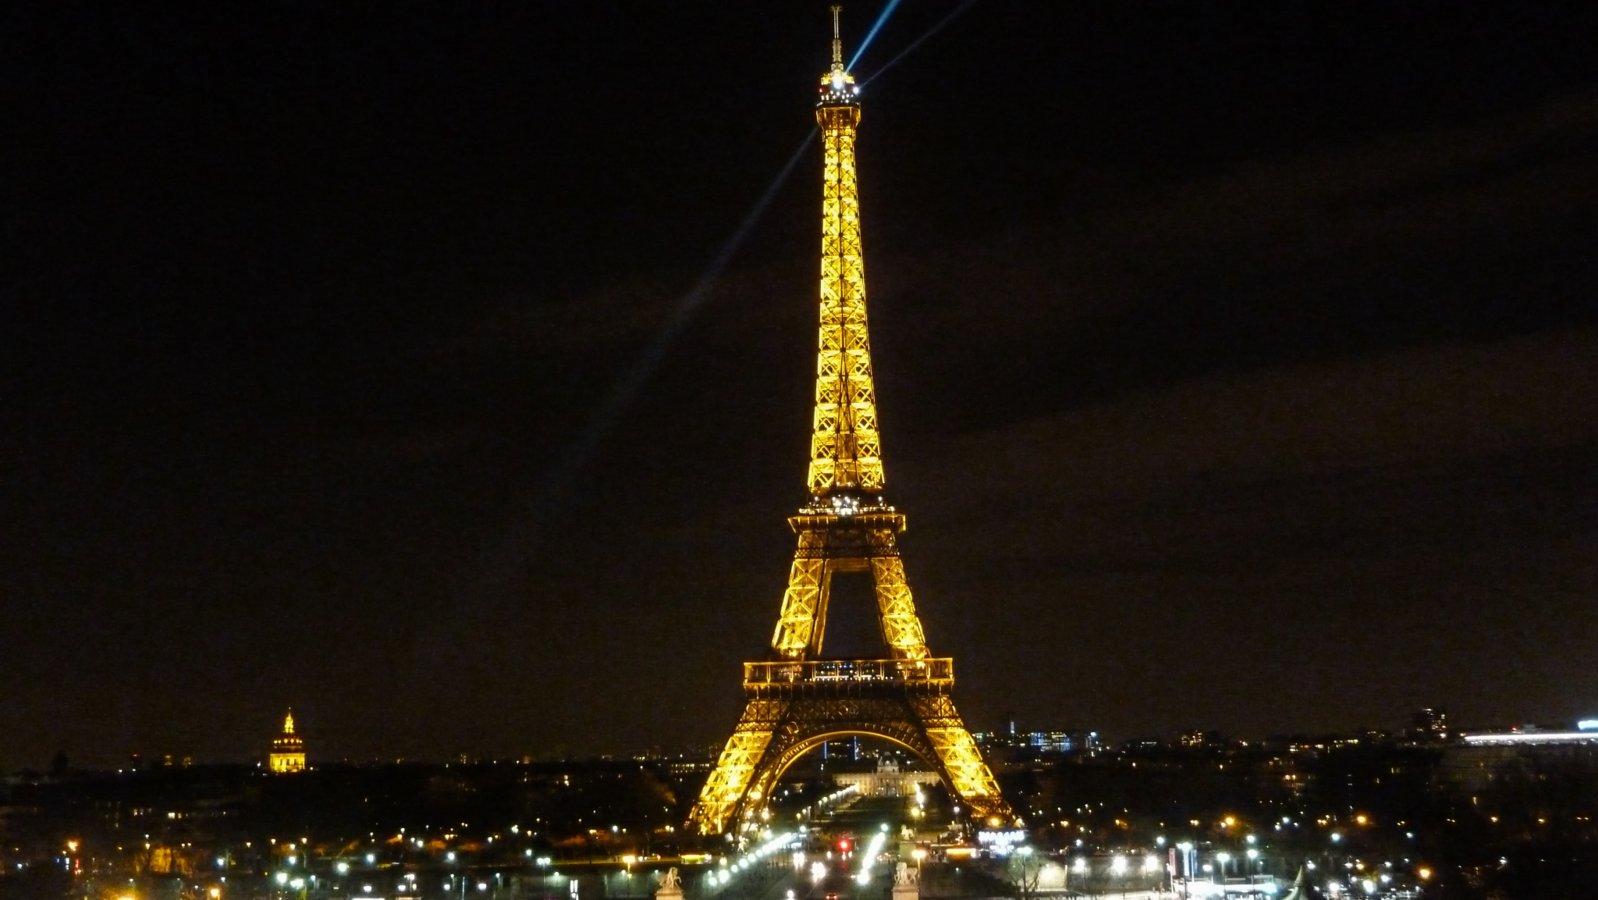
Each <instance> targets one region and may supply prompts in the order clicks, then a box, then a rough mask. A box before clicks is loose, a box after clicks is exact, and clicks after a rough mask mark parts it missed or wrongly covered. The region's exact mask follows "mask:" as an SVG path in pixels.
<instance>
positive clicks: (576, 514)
mask: <svg viewBox="0 0 1598 900" xmlns="http://www.w3.org/2000/svg"><path fill="white" fill-rule="evenodd" d="M33 6H35V7H37V8H34V9H28V8H26V5H24V6H23V7H21V8H16V7H14V8H11V9H8V10H7V11H6V12H5V13H3V16H4V17H5V21H4V22H3V23H0V25H3V27H0V76H3V77H0V91H3V92H4V98H5V108H6V110H7V113H6V115H5V116H3V117H0V118H3V119H4V126H3V127H4V129H5V134H4V137H3V139H0V144H3V146H4V147H5V150H4V151H3V152H0V158H3V159H4V165H5V167H6V172H5V174H4V177H3V178H0V192H3V195H0V223H3V227H4V229H5V238H6V240H5V245H6V248H7V251H8V252H7V254H6V256H7V262H6V263H5V265H4V266H3V267H0V273H3V274H0V335H3V337H0V341H3V343H0V378H3V381H0V509H3V513H0V725H3V727H0V769H13V768H17V767H22V766H35V767H40V766H44V765H47V764H48V762H49V760H50V758H51V756H52V755H53V754H54V753H55V752H56V751H58V750H59V751H64V752H65V753H66V754H67V755H68V756H69V757H70V758H71V760H72V761H73V763H74V764H81V765H107V764H111V765H114V764H116V763H118V762H120V761H122V760H124V759H126V758H127V755H128V754H130V753H134V752H140V753H143V754H145V755H147V756H148V755H158V754H163V753H172V754H176V755H193V756H194V757H196V758H197V759H200V760H217V761H225V760H243V759H247V758H250V757H251V756H253V755H256V754H259V753H261V752H263V751H264V749H265V744H266V742H267V741H268V740H269V739H270V737H271V736H272V734H273V733H274V732H275V730H276V728H277V726H278V723H279V721H280V718H279V717H280V715H281V713H282V710H283V708H284V707H286V706H289V705H292V706H293V707H294V708H295V710H296V712H297V716H298V718H299V721H300V724H301V726H302V731H303V732H304V733H305V734H306V736H307V739H308V742H309V745H310V749H311V755H312V757H313V761H315V760H318V759H320V760H329V759H337V758H351V759H370V758H394V757H401V756H403V757H409V758H421V759H443V758H448V757H453V756H454V755H456V754H459V753H469V754H474V755H484V756H494V755H500V756H504V755H521V754H524V753H525V754H533V755H535V756H539V757H545V758H547V757H551V756H554V755H557V754H589V753H600V752H629V751H632V750H637V749H643V748H648V747H660V748H664V749H678V748H687V747H698V746H702V745H711V744H719V743H720V742H721V741H722V740H723V739H724V738H725V736H726V734H727V733H728V732H729V731H730V729H731V727H732V725H733V723H734V721H735V720H736V717H737V714H738V711H739V708H740V704H741V699H742V698H741V693H740V690H739V687H738V683H739V678H740V672H741V669H740V663H741V662H742V661H743V660H745V659H755V658H759V657H760V656H762V655H763V654H764V652H765V651H766V649H767V641H768V640H769V639H770V633H771V629H772V627H773V625H774V624H775V620H776V615H777V611H778V607H779V603H780V600H781V594H782V588H783V585H784V581H785V578H786V574H787V569H788V563H789V559H790V557H791V554H792V552H793V536H792V535H791V534H790V533H789V531H788V529H787V527H786V524H785V522H784V518H785V516H787V515H788V514H789V513H791V512H792V511H793V510H794V509H795V508H796V507H797V506H798V505H800V504H801V503H802V502H803V501H804V500H805V499H806V498H805V462H806V459H807V452H808V438H809V421H810V403H811V391H812V386H813V383H812V379H813V372H814V354H815V333H814V329H815V317H816V272H817V262H816V259H817V255H818V250H819V214H820V187H819V182H820V161H819V149H818V147H817V145H816V143H815V142H814V140H813V138H812V139H809V143H808V144H807V143H806V142H807V135H808V134H810V132H811V131H812V129H813V119H812V113H811V108H812V105H813V102H814V96H815V83H816V80H817V78H818V77H819V75H820V74H821V72H822V71H823V70H824V69H825V68H826V65H827V62H828V38H829V27H830V22H829V20H828V15H827V11H826V4H825V3H824V2H811V0H805V2H797V0H782V2H761V3H725V2H723V3H708V2H688V3H669V4H666V3H644V2H634V3H614V2H611V3H601V2H596V3H562V4H555V3H538V2H522V3H514V4H512V3H505V4H493V3H484V4H431V5H430V4H387V3H345V4H323V3H305V4H292V3H291V4H272V5H269V6H267V7H265V8H263V9H261V10H257V11H241V10H240V9H239V8H236V7H235V6H234V5H231V4H219V5H213V6H212V7H209V8H207V9H206V10H204V11H201V12H194V11H192V10H191V11H185V12H182V13H179V12H176V11H174V10H170V9H162V8H160V6H159V5H155V6H149V5H145V4H126V5H123V6H125V8H117V5H114V4H34V5H33ZM135 6H137V7H139V8H138V9H137V10H136V11H135V9H134V7H135ZM101 7H109V8H101ZM881 10H882V4H881V3H880V2H876V0H873V2H870V3H867V2H857V3H851V4H849V6H848V7H847V8H846V9H845V11H844V23H845V40H846V44H847V47H848V51H847V52H850V53H852V51H853V48H855V47H857V46H859V44H860V42H861V40H862V38H863V37H864V35H865V33H866V31H867V30H868V29H869V27H870V25H871V23H872V22H873V21H875V20H876V19H877V17H878V14H879V13H880V12H881ZM951 15H952V16H953V18H952V19H950V16H951ZM946 20H947V24H946V25H944V26H943V27H942V28H941V29H939V28H937V26H938V25H939V23H940V22H944V21H946ZM934 29H937V30H934ZM929 33H930V36H929ZM1594 34H1598V8H1595V7H1593V6H1592V5H1591V4H1569V5H1568V7H1564V8H1561V7H1560V6H1559V5H1558V4H1517V3H1469V2H1466V3H1460V2H1441V0H1435V2H1406V3H1390V2H1353V3H1349V2H1330V0H1328V2H1241V3H1215V2H1203V0H1191V2H1183V3H1176V2H1145V3H1125V2H1102V3H1091V2H1080V3H1077V2H1070V3H1068V2H1045V0H977V2H972V3H966V4H964V5H962V4H959V3H956V2H937V0H906V2H905V3H903V4H902V6H900V7H899V8H898V9H897V11H896V12H894V14H893V15H892V17H891V18H889V19H888V20H887V22H886V24H885V25H884V27H883V28H882V29H881V31H880V32H879V33H878V34H877V36H876V37H875V39H874V40H873V41H872V43H871V44H870V45H869V46H868V47H867V48H866V50H865V53H864V55H863V57H862V58H861V59H860V61H859V63H858V64H857V65H856V66H855V72H856V74H857V75H858V76H859V77H860V78H861V80H862V82H863V83H864V92H863V100H864V120H863V122H862V126H861V142H860V147H859V154H860V155H859V165H860V184H861V196H862V201H863V208H864V228H865V246H866V255H867V264H866V275H867V282H868V285H869V297H870V300H869V303H870V309H871V314H872V323H871V324H872V338H873V353H874V360H875V364H876V371H877V378H878V393H879V404H880V410H881V421H882V427H883V434H884V440H883V444H884V452H885V459H886V471H887V476H888V498H889V500H890V501H891V502H893V503H894V504H895V505H896V506H898V508H899V509H900V510H901V511H904V512H905V513H907V514H908V516H909V523H910V529H909V531H908V532H907V533H906V534H905V535H904V536H903V547H904V551H905V554H906V565H907V569H908V575H909V578H910V582H911V586H912V588H913V589H914V591H915V597H916V601H917V605H918V607H919V610H920V612H921V615H922V620H923V623H924V624H925V627H926V631H927V636H928V640H929V642H930V644H931V646H932V649H933V651H934V652H935V653H938V654H940V655H952V656H954V657H955V660H956V672H957V674H958V677H959V687H958V688H957V695H956V696H957V699H958V701H959V704H960V707H961V709H962V711H963V712H964V714H965V717H966V720H967V723H968V724H969V725H970V726H971V727H972V728H974V729H983V728H993V727H997V726H998V725H1000V723H1001V722H1003V721H1005V719H1006V717H1007V716H1009V715H1013V716H1014V717H1015V718H1016V719H1017V720H1018V721H1019V722H1020V724H1021V725H1022V726H1023V727H1049V728H1055V727H1060V728H1072V729H1097V730H1099V731H1101V732H1103V733H1105V734H1107V735H1108V736H1109V737H1111V738H1112V739H1121V738H1129V737H1137V736H1145V735H1148V736H1156V735H1171V734H1174V733H1176V732H1177V731H1179V730H1182V729H1187V728H1194V727H1203V728H1210V729H1218V730H1220V731H1222V732H1225V733H1229V734H1234V735H1255V736H1263V735H1265V734H1271V733H1284V732H1294V731H1323V730H1333V729H1348V728H1355V727H1361V726H1372V727H1387V728H1392V727H1397V726H1399V725H1401V724H1403V723H1404V722H1405V721H1407V718H1408V716H1409V714H1410V713H1411V712H1412V711H1413V710H1414V709H1416V708H1418V707H1420V706H1442V707H1445V708H1447V709H1448V711H1449V712H1450V714H1451V717H1452V718H1453V720H1454V721H1455V722H1456V723H1458V724H1465V725H1473V724H1474V725H1488V724H1507V723H1512V722H1548V723H1553V724H1560V723H1568V722H1569V721H1570V720H1573V719H1574V718H1576V717H1578V716H1583V715H1593V714H1598V667H1595V666H1594V664H1593V663H1594V657H1595V651H1598V302H1595V297H1594V285H1595V284H1598V262H1595V261H1598V214H1595V212H1594V208H1595V200H1598V72H1595V69H1598V66H1595V64H1594V62H1593V54H1592V43H1591V39H1592V35H1594ZM923 39H924V40H923ZM918 41H920V43H917V42H918ZM906 51H908V52H906ZM901 54H903V55H902V56H901ZM890 63H891V64H890ZM885 67H886V68H885ZM796 153H797V154H799V156H798V162H797V163H796V165H795V166H794V168H793V169H792V171H791V173H790V175H789V176H788V177H787V178H786V179H781V178H779V176H780V174H781V173H782V172H783V170H784V167H785V166H786V165H787V164H788V162H789V160H790V159H792V158H794V156H795V154H796ZM768 192H769V202H767V203H766V204H765V205H764V206H763V207H761V206H760V202H761V198H762V197H763V196H766V195H767V194H768ZM757 210H758V211H759V213H760V214H759V215H754V214H755V213H756V212H757ZM746 223H751V224H747V227H746Z"/></svg>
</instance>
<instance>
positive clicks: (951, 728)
mask: <svg viewBox="0 0 1598 900" xmlns="http://www.w3.org/2000/svg"><path fill="white" fill-rule="evenodd" d="M838 9H839V8H838V7H836V6H834V7H833V8H832V67H831V68H830V69H829V70H828V71H827V72H826V74H824V75H822V76H821V97H820V99H819V100H818V101H817V103H816V123H817V125H819V126H820V129H821V147H822V166H821V292H820V293H821V298H820V299H821V322H820V328H819V331H818V338H817V353H816V394H815V397H816V404H815V411H814V414H813V418H812V432H811V439H810V466H809V471H808V478H807V483H808V487H809V494H810V499H809V501H808V502H807V503H806V504H805V505H804V506H802V507H800V509H799V510H798V512H796V513H795V514H794V515H792V516H790V517H789V518H788V526H789V527H790V528H792V529H793V531H794V534H795V535H797V536H798V543H799V546H798V549H797V550H796V551H795V552H794V558H793V563H792V566H791V567H790V568H789V571H788V587H787V590H786V591H784V593H783V596H782V611H781V613H780V614H779V616H778V619H777V628H776V631H775V632H774V633H773V635H772V638H771V654H770V655H769V656H768V657H767V658H766V659H765V660H761V661H758V662H746V663H744V678H743V686H744V695H745V698H746V703H745V706H744V713H743V717H742V718H741V719H740V720H739V722H738V726H737V727H736V728H735V729H734V730H733V734H732V737H730V738H728V739H727V745H726V747H725V748H724V749H723V750H722V752H721V756H720V757H718V758H717V761H716V768H715V769H714V770H713V771H712V772H711V773H710V777H709V778H708V779H706V781H705V786H704V788H703V789H702V790H701V791H700V794H699V799H698V801H697V802H696V803H695V804H694V808H693V811H692V812H691V813H690V814H689V823H688V824H689V827H690V829H692V830H694V831H696V832H697V833H699V834H702V835H711V834H722V833H725V832H727V831H729V830H732V829H736V828H742V827H745V826H750V827H752V826H753V825H754V824H755V823H756V822H758V821H759V819H758V817H757V815H756V813H757V812H758V811H759V809H760V808H761V807H763V806H764V805H765V801H766V797H767V796H769V795H770V793H771V789H772V788H773V787H774V786H775V785H776V783H777V780H778V779H779V778H781V777H782V774H783V773H784V772H786V771H787V770H788V767H789V766H791V765H793V763H794V762H795V761H796V760H798V759H799V758H800V757H801V756H803V755H804V754H805V753H807V752H809V751H810V750H812V749H814V748H816V747H818V746H820V745H822V744H823V743H825V742H826V741H827V740H830V739H832V738H835V737H841V736H847V735H860V736H864V737H871V738H876V739H879V740H882V741H886V742H888V743H891V744H895V745H898V746H899V747H902V748H904V749H905V750H908V751H909V752H911V753H912V754H914V755H915V756H917V757H918V758H919V759H920V760H921V762H922V763H923V764H924V765H926V766H927V767H928V768H930V769H932V770H934V771H936V772H937V773H938V775H939V776H940V777H941V778H942V780H943V781H944V783H945V784H947V785H948V787H949V793H950V794H951V795H952V796H953V797H954V799H955V801H956V802H957V803H959V804H961V805H962V806H963V807H964V808H965V809H966V810H967V811H969V812H970V814H971V815H972V816H973V817H975V818H976V819H978V820H981V821H982V822H983V823H984V824H988V825H1001V824H1010V823H1012V822H1014V820H1015V816H1014V814H1013V813H1012V812H1011V811H1010V807H1009V806H1008V804H1006V803H1005V802H1004V798H1003V797H1002V796H1000V795H999V789H998V784H997V783H996V782H995V781H994V779H993V773H992V772H991V771H990V770H989V769H988V766H987V763H985V762H983V760H982V754H981V752H980V751H979V750H978V749H977V746H976V742H975V741H974V740H972V738H971V733H970V732H969V731H967V730H966V727H965V723H964V722H963V721H962V720H961V718H960V714H959V713H958V712H957V711H956V710H955V708H954V700H953V698H952V696H951V693H952V691H953V688H954V660H952V659H948V658H935V657H933V656H932V654H931V652H930V651H929V650H928V649H927V643H926V638H925V637H924V636H923V634H922V629H921V620H920V618H919V617H917V615H916V610H915V603H914V602H913V600H912V599H911V596H910V585H909V583H908V582H907V581H906V580H905V576H904V563H903V561H902V560H901V559H900V556H899V547H898V538H897V535H898V534H899V532H901V531H903V530H904V524H905V519H904V516H903V515H901V514H900V513H899V512H898V511H896V510H895V509H894V508H893V507H891V506H889V505H887V503H886V502H885V501H884V500H883V498H882V490H883V486H884V479H883V473H882V442H881V439H880V437H879V435H878V433H877V398H876V390H875V388H874V387H873V383H872V375H871V342H870V339H869V337H868V335H867V329H866V278H865V259H864V255H863V253H862V251H861V241H860V194H859V189H858V186H857V185H856V181H855V132H856V129H857V128H858V126H859V124H860V102H859V94H860V89H859V88H858V87H856V86H855V83H854V76H852V75H850V74H849V72H848V70H847V69H846V68H845V67H844V63H843V41H842V38H841V37H840V36H839V31H838ZM838 576H842V577H844V578H858V579H866V580H869V582H870V589H871V596H873V597H874V598H875V600H876V606H877V621H878V624H879V625H880V627H881V634H882V640H883V644H884V649H885V650H886V653H887V656H886V657H885V658H873V659H862V658H842V657H836V656H834V657H827V656H823V655H822V642H823V639H824V637H825V636H826V623H827V607H828V603H829V602H830V600H831V599H832V586H833V580H834V578H835V577H838Z"/></svg>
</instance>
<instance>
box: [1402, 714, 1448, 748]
mask: <svg viewBox="0 0 1598 900" xmlns="http://www.w3.org/2000/svg"><path fill="white" fill-rule="evenodd" d="M1410 734H1411V735H1412V736H1413V737H1414V738H1415V740H1418V741H1446V740H1448V738H1449V737H1450V735H1449V732H1448V712H1447V711H1446V710H1443V709H1439V708H1434V707H1430V706H1428V707H1426V708H1425V709H1422V710H1418V711H1417V712H1416V713H1415V716H1414V718H1412V719H1411V720H1410Z"/></svg>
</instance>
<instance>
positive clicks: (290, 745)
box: [267, 709, 305, 772]
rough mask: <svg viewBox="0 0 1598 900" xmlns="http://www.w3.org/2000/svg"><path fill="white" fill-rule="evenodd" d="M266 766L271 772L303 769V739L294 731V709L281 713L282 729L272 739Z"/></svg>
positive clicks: (301, 770)
mask: <svg viewBox="0 0 1598 900" xmlns="http://www.w3.org/2000/svg"><path fill="white" fill-rule="evenodd" d="M267 767H268V768H270V769H271V770H272V771H273V772H303V771H305V740H304V739H303V738H301V737H300V736H299V735H298V734H295V733H294V710H293V709H290V710H288V711H287V712H285V713H284V714H283V731H282V733H280V734H279V735H278V736H277V737H275V738H273V739H272V752H271V754H270V755H269V756H268V757H267Z"/></svg>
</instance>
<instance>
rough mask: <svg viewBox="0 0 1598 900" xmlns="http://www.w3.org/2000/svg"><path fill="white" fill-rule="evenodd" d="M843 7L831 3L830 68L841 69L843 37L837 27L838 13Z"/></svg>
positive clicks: (836, 70) (835, 70)
mask: <svg viewBox="0 0 1598 900" xmlns="http://www.w3.org/2000/svg"><path fill="white" fill-rule="evenodd" d="M842 11H843V7H842V6H841V5H839V4H837V3H834V4H832V70H833V71H834V72H838V71H842V70H843V38H842V37H841V35H840V32H839V29H838V14H839V13H840V12H842Z"/></svg>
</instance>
